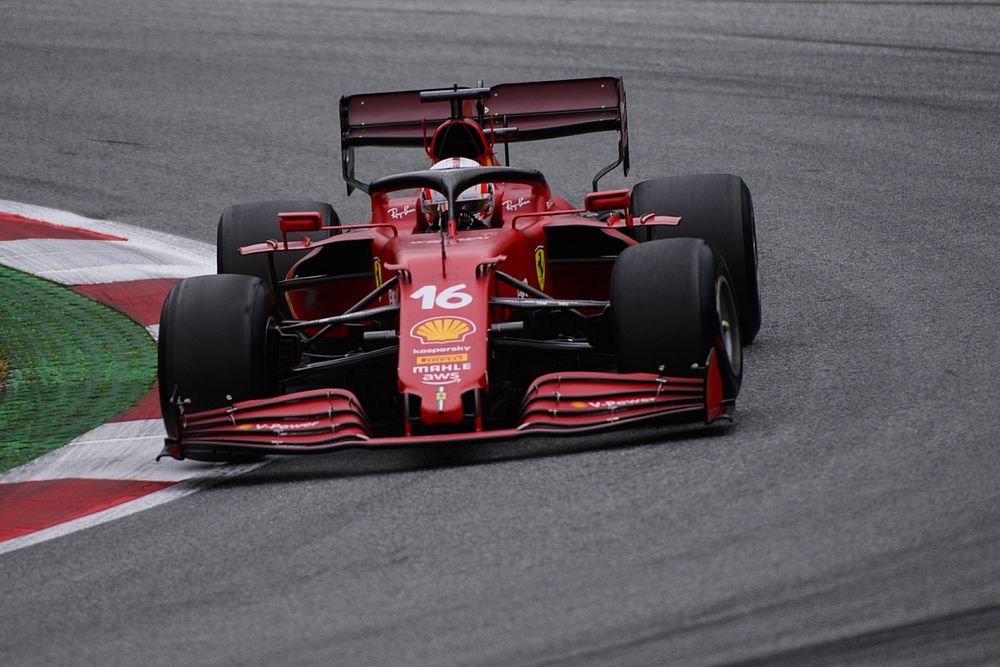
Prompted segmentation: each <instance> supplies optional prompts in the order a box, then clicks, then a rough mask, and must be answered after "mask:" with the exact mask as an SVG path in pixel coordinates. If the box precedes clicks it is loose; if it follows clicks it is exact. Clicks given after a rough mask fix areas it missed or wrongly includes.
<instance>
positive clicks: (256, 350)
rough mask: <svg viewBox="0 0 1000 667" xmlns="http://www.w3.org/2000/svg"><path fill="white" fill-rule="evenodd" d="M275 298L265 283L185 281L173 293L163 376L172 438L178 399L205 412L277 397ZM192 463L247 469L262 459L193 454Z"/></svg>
mask: <svg viewBox="0 0 1000 667" xmlns="http://www.w3.org/2000/svg"><path fill="white" fill-rule="evenodd" d="M271 311H272V299H271V290H270V288H269V287H268V286H267V284H266V283H264V282H263V281H262V280H261V279H259V278H255V277H252V276H244V275H238V274H226V275H215V276H199V277H196V278H187V279H186V280H182V281H180V282H179V283H177V284H176V285H174V287H173V288H172V289H171V290H170V292H169V293H167V297H166V299H165V300H164V301H163V309H162V311H161V313H160V336H159V344H158V360H157V361H158V375H159V384H160V410H161V411H162V414H163V422H164V425H165V426H166V430H167V437H169V438H176V437H177V427H178V421H179V416H178V411H177V407H176V405H174V404H173V403H172V402H171V399H172V398H173V397H175V396H176V397H177V398H179V399H183V400H185V401H187V400H190V403H189V404H186V405H185V409H186V410H188V411H199V412H200V411H202V410H210V409H212V408H218V407H222V406H225V405H229V404H231V403H233V402H235V401H243V400H249V399H254V398H263V397H265V396H268V395H270V394H271V393H273V391H274V389H275V387H273V386H272V382H271V378H270V370H271V369H270V366H271V364H270V363H269V358H270V357H271V355H270V352H271V350H270V349H269V347H268V342H269V341H268V325H269V322H270V318H271ZM184 456H185V458H189V459H195V460H199V461H228V462H242V461H250V460H258V459H260V458H262V457H260V456H258V455H256V454H233V453H231V452H219V451H214V450H211V451H205V452H201V451H192V450H188V449H185V451H184Z"/></svg>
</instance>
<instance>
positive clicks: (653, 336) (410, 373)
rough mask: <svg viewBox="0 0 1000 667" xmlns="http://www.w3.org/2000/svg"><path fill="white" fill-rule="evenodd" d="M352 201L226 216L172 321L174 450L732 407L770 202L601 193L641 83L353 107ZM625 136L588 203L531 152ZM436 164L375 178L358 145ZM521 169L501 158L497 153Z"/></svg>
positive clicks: (684, 416)
mask: <svg viewBox="0 0 1000 667" xmlns="http://www.w3.org/2000/svg"><path fill="white" fill-rule="evenodd" d="M340 118H341V146H342V161H343V175H344V179H345V181H346V184H347V192H348V194H351V192H352V190H355V189H357V190H362V191H364V192H365V193H367V194H368V195H369V197H370V198H371V218H370V220H368V221H365V222H363V223H362V224H342V223H341V221H340V220H339V218H338V216H337V214H336V213H335V212H334V210H333V208H332V207H331V206H330V205H329V204H326V203H321V202H314V201H266V202H257V203H251V204H241V205H237V206H232V207H230V208H228V209H226V210H225V211H224V212H223V214H222V217H221V218H220V220H219V226H218V275H211V276H201V277H196V278H189V279H186V280H183V281H181V282H179V283H178V284H177V285H176V286H175V287H174V288H173V289H172V290H171V291H170V293H169V294H168V296H167V297H166V300H165V302H164V304H163V310H162V314H161V318H160V337H159V388H160V403H161V408H162V412H163V419H164V423H165V425H166V431H167V437H166V446H165V448H164V450H163V453H162V454H161V456H171V457H174V458H178V459H183V458H191V459H199V460H210V461H220V460H224V461H233V460H245V459H247V458H253V457H259V456H261V455H264V454H268V453H279V454H281V453H319V452H328V451H331V450H335V449H341V448H351V447H373V448H374V447H393V446H412V445H426V444H438V443H460V442H461V443H468V442H477V441H483V440H498V439H500V440H507V439H513V438H515V437H517V436H523V435H528V434H531V435H539V434H546V435H569V434H580V433H586V432H592V431H596V430H601V429H609V428H615V427H619V428H620V427H623V426H626V425H633V424H638V423H642V422H648V421H652V420H660V419H671V420H702V421H705V422H713V421H716V420H718V419H722V418H729V417H730V415H731V413H732V411H733V408H734V405H735V401H736V397H737V394H738V393H739V389H740V383H741V380H742V375H743V356H742V348H743V345H745V344H748V343H750V342H751V341H752V340H753V338H754V336H755V334H756V333H757V330H758V328H759V326H760V298H759V295H758V289H757V248H756V242H755V231H754V218H753V206H752V203H751V198H750V193H749V191H748V189H747V187H746V185H745V184H744V183H743V181H742V180H741V179H740V178H738V177H736V176H731V175H722V174H707V175H687V176H677V177H666V178H658V179H654V180H649V181H645V182H642V183H639V184H637V185H635V186H634V187H633V188H631V189H630V190H629V189H618V190H609V191H600V190H598V187H597V182H598V180H599V179H600V178H601V177H603V176H604V175H605V174H607V173H609V172H610V171H611V170H612V169H614V168H615V167H617V166H618V165H622V167H623V171H624V173H625V175H627V174H628V168H629V151H628V132H627V123H626V112H625V91H624V88H623V84H622V80H621V79H620V78H612V77H603V78H586V79H573V80H562V81H542V82H532V83H514V84H501V85H496V86H493V87H489V88H487V87H483V86H482V84H481V83H480V84H479V86H478V87H459V86H457V85H456V86H453V87H452V88H449V89H444V90H428V91H419V90H414V91H403V92H389V93H375V94H361V95H351V96H348V97H344V98H342V99H341V101H340ZM602 131H614V132H617V133H618V136H619V141H618V155H617V160H616V161H615V162H613V163H612V164H610V165H608V166H607V167H605V168H604V169H602V170H601V171H600V172H599V173H598V174H597V175H596V176H595V177H594V179H593V190H594V191H593V192H590V193H589V194H587V195H586V197H585V198H584V201H583V205H582V206H580V207H575V206H573V205H571V204H570V203H569V202H567V201H566V200H564V199H562V198H561V197H559V196H557V195H555V194H553V192H552V191H551V189H550V187H549V184H548V183H547V182H546V180H545V178H544V176H543V175H542V174H541V173H540V172H538V171H536V170H533V169H525V168H515V167H512V166H510V157H509V148H510V145H511V144H514V143H517V142H522V141H532V140H538V139H550V138H557V137H563V136H569V135H575V134H582V133H589V132H602ZM366 146H397V147H406V146H410V147H415V148H420V147H422V148H423V149H424V151H425V152H426V154H427V157H428V158H429V160H430V162H431V163H432V166H431V168H429V169H424V170H420V171H413V172H409V173H403V174H397V175H392V176H386V177H383V178H378V179H375V180H373V181H371V182H364V181H362V180H361V179H359V178H358V177H357V175H356V172H355V168H356V162H355V152H356V149H358V148H361V147H366ZM499 147H503V149H504V151H503V152H504V154H505V156H506V159H505V160H504V164H500V162H499V160H498V158H497V154H496V153H497V149H498V148H499Z"/></svg>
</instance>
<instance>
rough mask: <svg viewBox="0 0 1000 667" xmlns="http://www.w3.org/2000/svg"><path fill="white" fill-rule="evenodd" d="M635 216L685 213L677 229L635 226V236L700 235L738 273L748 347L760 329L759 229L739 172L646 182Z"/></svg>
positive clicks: (638, 190) (635, 193)
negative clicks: (758, 282) (737, 173)
mask: <svg viewBox="0 0 1000 667" xmlns="http://www.w3.org/2000/svg"><path fill="white" fill-rule="evenodd" d="M631 210H632V214H633V215H636V216H642V215H646V214H647V213H655V214H657V215H673V216H680V218H681V224H679V225H677V226H676V227H669V226H664V225H657V226H655V227H642V226H641V225H636V228H635V229H636V240H638V241H640V242H641V241H651V240H654V239H665V238H678V237H696V238H700V239H704V240H706V241H708V242H709V243H710V244H711V245H712V246H713V247H714V248H715V249H716V250H718V251H719V253H720V254H721V255H722V258H723V260H725V262H726V266H727V267H729V271H730V273H731V275H732V277H733V286H734V289H735V291H736V303H737V305H738V307H739V310H740V324H741V326H742V329H741V335H742V338H743V340H742V342H743V344H744V345H749V344H750V343H752V342H753V339H754V338H755V337H756V336H757V332H758V331H759V330H760V321H761V319H760V289H759V287H758V284H757V232H756V227H755V224H754V215H753V200H752V199H751V198H750V190H749V189H748V188H747V185H746V183H744V182H743V179H741V178H740V177H739V176H733V175H730V174H687V175H685V176H670V177H665V178H654V179H651V180H648V181H642V182H641V183H638V184H636V186H635V187H633V188H632V197H631Z"/></svg>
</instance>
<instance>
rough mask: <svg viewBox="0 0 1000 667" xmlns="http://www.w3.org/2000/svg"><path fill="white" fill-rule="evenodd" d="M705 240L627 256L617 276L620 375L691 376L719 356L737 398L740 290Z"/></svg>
mask: <svg viewBox="0 0 1000 667" xmlns="http://www.w3.org/2000/svg"><path fill="white" fill-rule="evenodd" d="M732 285H733V282H732V278H731V277H730V273H729V270H728V269H727V267H726V263H725V261H724V260H723V259H722V256H721V255H720V254H719V253H718V251H716V250H715V249H714V248H713V247H712V246H710V245H709V244H708V243H707V242H705V241H704V240H703V239H690V238H679V239H663V240H658V241H650V242H648V243H640V244H638V245H634V246H631V247H629V248H626V249H625V250H624V251H622V253H621V255H619V256H618V260H617V261H616V262H615V266H614V270H613V271H612V274H611V336H612V339H613V340H614V345H615V353H616V356H617V358H618V370H619V372H622V373H640V372H641V373H660V374H665V375H679V376H689V375H691V367H692V366H704V364H705V362H706V361H707V359H708V355H709V351H710V350H712V349H715V353H716V359H717V360H718V364H719V371H720V374H721V376H722V385H723V394H724V396H725V398H727V399H735V398H736V395H737V394H738V393H739V390H740V383H741V382H742V380H743V348H742V343H741V340H740V328H739V327H740V322H739V313H738V310H737V303H738V301H737V300H736V295H735V290H734V289H733V287H732Z"/></svg>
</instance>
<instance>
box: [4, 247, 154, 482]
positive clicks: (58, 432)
mask: <svg viewBox="0 0 1000 667" xmlns="http://www.w3.org/2000/svg"><path fill="white" fill-rule="evenodd" d="M0 350H2V351H3V352H4V353H5V356H6V366H7V381H6V386H5V387H3V389H2V390H0V391H2V393H0V471H3V470H9V469H10V468H13V467H15V466H18V465H20V464H22V463H25V462H27V461H30V460H31V459H33V458H35V457H37V456H40V455H42V454H44V453H46V452H48V451H51V450H53V449H56V448H58V447H61V446H62V445H65V444H66V443H67V442H69V441H70V440H72V439H73V438H75V437H77V436H79V435H82V434H83V433H86V432H87V431H89V430H90V429H92V428H95V427H97V426H100V425H101V424H103V423H104V422H106V421H107V420H108V419H110V418H112V417H114V416H115V415H117V414H119V413H121V412H122V411H123V410H126V409H127V408H129V407H130V406H131V405H132V404H134V403H135V402H136V401H137V400H138V399H139V398H140V397H142V395H143V394H145V393H146V392H147V391H148V390H149V389H150V387H151V386H152V384H153V380H154V379H155V376H156V346H155V343H154V342H153V339H152V338H150V336H149V334H148V333H147V332H146V330H145V329H143V328H142V327H141V326H139V325H138V324H136V323H135V322H133V321H132V320H130V319H128V318H127V317H125V316H124V315H122V314H121V313H119V312H117V311H115V310H112V309H111V308H108V307H107V306H104V305H103V304H100V303H97V302H96V301H91V300H90V299H88V298H86V297H84V296H81V295H79V294H77V293H76V292H73V291H72V290H70V289H68V288H66V287H63V286H62V285H57V284H56V283H52V282H49V281H47V280H42V279H41V278H36V277H34V276H30V275H28V274H26V273H22V272H20V271H16V270H14V269H11V268H8V267H5V266H0ZM0 356H4V355H2V354H0Z"/></svg>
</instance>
